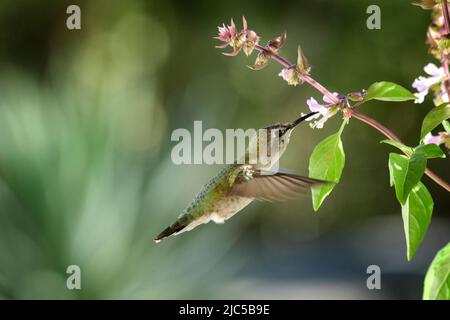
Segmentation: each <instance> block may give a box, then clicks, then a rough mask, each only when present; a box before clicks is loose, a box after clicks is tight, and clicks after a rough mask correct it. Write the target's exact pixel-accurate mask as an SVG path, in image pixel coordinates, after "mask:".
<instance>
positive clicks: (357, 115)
mask: <svg viewBox="0 0 450 320" xmlns="http://www.w3.org/2000/svg"><path fill="white" fill-rule="evenodd" d="M443 2H444V3H445V5H446V4H447V0H444V1H443ZM447 9H448V8H447ZM447 14H448V10H447ZM449 27H450V26H449ZM255 49H256V50H258V51H259V52H264V53H265V54H267V55H268V56H270V57H271V58H272V59H273V60H275V61H277V62H278V63H280V64H281V65H282V66H283V67H285V68H291V67H293V66H295V65H293V64H291V63H290V62H289V61H288V60H286V59H285V58H283V57H282V56H280V55H278V54H276V53H273V52H271V51H269V50H267V49H265V48H264V47H262V46H260V45H256V46H255ZM302 79H303V80H304V81H305V82H307V83H308V84H310V85H311V86H312V87H314V88H316V89H317V90H318V91H319V92H321V93H322V94H323V95H324V96H327V97H329V98H330V99H331V101H333V102H335V103H339V102H340V99H339V98H338V97H336V96H335V95H333V94H332V93H331V92H330V91H329V90H328V89H326V88H325V87H324V86H322V85H321V84H320V83H319V82H317V81H316V80H314V79H313V78H311V77H310V76H308V75H302ZM351 115H352V116H353V117H354V118H355V119H358V120H359V121H362V122H364V123H365V124H368V125H369V126H371V127H372V128H374V129H376V130H378V131H379V132H381V133H382V134H383V135H385V136H386V137H387V138H389V139H391V140H394V141H398V142H402V141H401V140H400V138H399V137H398V136H397V135H396V134H395V133H393V132H392V131H391V130H389V129H388V128H386V127H385V126H383V125H382V124H381V123H379V122H378V121H376V120H375V119H372V118H370V117H369V116H367V115H365V114H362V113H360V112H357V111H355V110H353V109H352V113H351ZM406 155H407V156H409V155H408V154H406ZM425 174H426V175H427V176H428V177H430V178H431V179H432V180H433V181H434V182H436V183H437V184H438V185H440V186H441V187H442V188H444V189H445V190H447V191H448V192H450V185H449V184H448V183H447V182H446V181H444V180H443V179H442V178H440V177H439V176H438V175H436V174H435V173H434V172H433V171H431V170H430V169H428V168H427V169H426V170H425Z"/></svg>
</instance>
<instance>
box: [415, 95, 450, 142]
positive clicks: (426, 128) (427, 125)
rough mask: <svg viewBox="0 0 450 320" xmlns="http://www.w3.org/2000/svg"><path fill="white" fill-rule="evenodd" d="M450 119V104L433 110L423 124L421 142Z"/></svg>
mask: <svg viewBox="0 0 450 320" xmlns="http://www.w3.org/2000/svg"><path fill="white" fill-rule="evenodd" d="M449 118H450V104H443V105H440V106H439V107H435V108H433V109H431V111H430V112H428V114H427V115H426V116H425V118H424V119H423V122H422V130H421V131H420V140H422V139H423V138H424V137H425V136H426V135H427V133H429V132H431V130H433V129H434V128H436V127H437V126H438V125H439V124H440V123H442V122H443V121H444V120H447V119H449Z"/></svg>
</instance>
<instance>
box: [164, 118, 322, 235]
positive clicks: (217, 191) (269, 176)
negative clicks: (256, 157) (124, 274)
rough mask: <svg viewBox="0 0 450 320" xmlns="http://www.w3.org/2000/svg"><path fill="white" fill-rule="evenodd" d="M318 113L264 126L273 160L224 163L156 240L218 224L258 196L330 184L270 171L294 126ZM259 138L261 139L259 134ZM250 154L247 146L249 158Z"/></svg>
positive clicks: (278, 195) (281, 196)
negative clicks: (208, 224)
mask: <svg viewBox="0 0 450 320" xmlns="http://www.w3.org/2000/svg"><path fill="white" fill-rule="evenodd" d="M316 113H317V112H311V113H309V114H307V115H304V116H301V117H300V118H298V119H296V120H295V121H293V122H290V123H286V124H276V125H273V126H270V127H266V128H264V129H266V131H267V140H266V142H267V145H266V147H267V149H268V151H267V153H268V156H269V157H270V161H269V162H262V161H260V162H258V161H257V162H256V163H255V164H246V163H245V161H244V164H239V163H237V162H236V163H234V164H230V165H227V166H225V168H224V169H222V171H220V172H219V173H218V174H217V175H216V176H214V177H213V178H212V179H211V180H210V181H209V182H208V183H207V184H206V185H204V186H203V188H202V189H201V190H200V192H199V193H198V194H197V195H196V196H195V197H194V199H193V200H192V201H191V203H190V204H189V205H188V206H187V208H186V209H184V211H183V212H182V213H181V214H180V216H179V217H178V219H177V220H176V221H175V222H174V223H173V224H172V225H170V226H169V227H167V228H166V229H164V231H162V232H161V233H160V234H159V235H158V236H157V237H156V238H155V242H157V243H158V242H160V241H161V240H162V239H164V238H166V237H168V236H171V235H178V234H180V233H182V232H185V231H190V230H192V229H194V228H195V227H197V226H199V225H201V224H204V223H208V222H209V221H211V220H212V221H214V222H215V223H224V222H225V221H226V220H228V219H229V218H231V217H232V216H233V215H235V214H236V213H237V212H239V211H240V210H241V209H243V208H244V207H246V206H247V205H248V204H249V203H250V202H252V201H253V200H255V199H257V200H263V201H275V200H283V199H287V198H291V197H293V196H295V195H297V194H299V193H306V192H307V191H309V189H310V187H311V186H314V185H317V184H323V183H327V182H326V181H322V180H316V179H311V178H307V177H303V176H299V175H295V174H289V173H284V172H281V171H271V169H272V167H273V164H274V163H275V162H277V161H278V159H279V158H280V157H281V156H282V154H283V153H284V151H286V148H287V145H288V144H289V138H290V136H291V133H292V131H293V130H294V128H295V127H297V125H298V124H300V123H301V122H302V121H304V120H306V119H308V118H310V117H311V116H313V115H315V114H316ZM256 139H257V141H258V137H256ZM258 142H261V141H258ZM275 142H276V143H277V146H276V148H275V147H274V143H275ZM259 145H261V144H259ZM274 150H275V151H274ZM248 154H249V150H248V149H247V151H246V156H247V157H248Z"/></svg>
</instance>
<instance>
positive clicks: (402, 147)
mask: <svg viewBox="0 0 450 320" xmlns="http://www.w3.org/2000/svg"><path fill="white" fill-rule="evenodd" d="M380 143H387V144H390V145H391V146H394V147H396V148H398V149H400V150H402V151H403V152H405V153H409V154H412V153H413V149H412V148H411V147H408V146H405V145H404V144H403V143H401V142H398V141H394V140H382V141H380Z"/></svg>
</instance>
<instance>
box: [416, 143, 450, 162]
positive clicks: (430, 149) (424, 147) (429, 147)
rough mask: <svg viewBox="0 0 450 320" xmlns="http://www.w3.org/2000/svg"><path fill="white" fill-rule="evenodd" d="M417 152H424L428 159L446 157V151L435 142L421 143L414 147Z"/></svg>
mask: <svg viewBox="0 0 450 320" xmlns="http://www.w3.org/2000/svg"><path fill="white" fill-rule="evenodd" d="M414 152H415V153H423V154H424V155H425V157H427V159H433V158H445V153H444V151H442V149H441V148H439V146H437V145H435V144H434V143H430V144H421V145H420V146H418V147H416V148H415V149H414Z"/></svg>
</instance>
